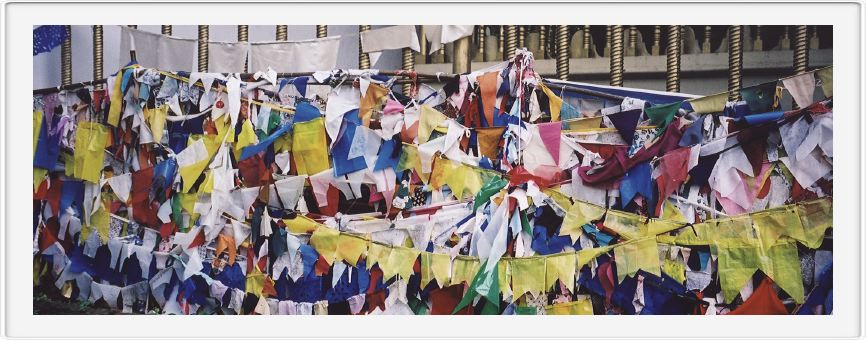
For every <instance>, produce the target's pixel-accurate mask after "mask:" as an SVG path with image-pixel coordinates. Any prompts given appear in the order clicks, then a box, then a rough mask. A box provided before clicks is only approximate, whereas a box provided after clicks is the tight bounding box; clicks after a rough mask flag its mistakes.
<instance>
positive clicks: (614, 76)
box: [610, 25, 625, 86]
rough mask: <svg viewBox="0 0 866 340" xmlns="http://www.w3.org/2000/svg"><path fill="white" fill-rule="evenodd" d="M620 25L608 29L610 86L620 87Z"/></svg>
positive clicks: (621, 43) (621, 72) (621, 81)
mask: <svg viewBox="0 0 866 340" xmlns="http://www.w3.org/2000/svg"><path fill="white" fill-rule="evenodd" d="M622 45H623V41H622V25H613V26H611V28H610V85H611V86H622V83H623V80H622V77H623V72H624V71H625V70H624V69H623V46H622Z"/></svg>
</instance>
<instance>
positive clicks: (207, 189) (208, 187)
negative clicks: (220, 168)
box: [199, 170, 214, 194]
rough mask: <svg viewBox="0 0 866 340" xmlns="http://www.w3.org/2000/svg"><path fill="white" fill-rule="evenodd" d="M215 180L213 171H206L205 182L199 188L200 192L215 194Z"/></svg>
mask: <svg viewBox="0 0 866 340" xmlns="http://www.w3.org/2000/svg"><path fill="white" fill-rule="evenodd" d="M213 178H214V173H213V171H210V170H208V171H205V172H204V182H202V183H201V185H200V186H199V191H200V192H202V193H206V194H209V193H212V192H213Z"/></svg>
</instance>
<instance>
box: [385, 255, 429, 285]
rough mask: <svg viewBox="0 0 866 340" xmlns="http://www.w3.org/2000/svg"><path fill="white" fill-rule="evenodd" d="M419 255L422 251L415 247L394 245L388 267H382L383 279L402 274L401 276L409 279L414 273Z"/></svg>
mask: <svg viewBox="0 0 866 340" xmlns="http://www.w3.org/2000/svg"><path fill="white" fill-rule="evenodd" d="M419 255H421V252H420V251H418V250H416V249H415V248H407V247H394V248H393V249H391V254H390V255H389V256H388V265H387V266H386V267H387V268H385V267H382V273H383V280H388V279H390V278H392V277H393V276H394V275H400V277H401V278H403V279H405V280H408V279H409V276H411V275H412V273H413V267H414V266H415V260H416V259H417V258H418V256H419ZM380 267H381V265H380ZM386 269H387V270H386Z"/></svg>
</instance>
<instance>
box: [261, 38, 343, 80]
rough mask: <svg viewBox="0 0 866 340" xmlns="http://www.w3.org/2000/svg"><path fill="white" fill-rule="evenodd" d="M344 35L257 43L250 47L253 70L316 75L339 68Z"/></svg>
mask: <svg viewBox="0 0 866 340" xmlns="http://www.w3.org/2000/svg"><path fill="white" fill-rule="evenodd" d="M339 49H340V36H333V37H327V38H322V39H311V40H303V41H280V42H269V43H253V44H251V45H250V70H267V69H268V67H271V68H273V69H274V70H275V71H277V72H312V71H321V70H332V69H334V68H336V66H337V54H338V53H339Z"/></svg>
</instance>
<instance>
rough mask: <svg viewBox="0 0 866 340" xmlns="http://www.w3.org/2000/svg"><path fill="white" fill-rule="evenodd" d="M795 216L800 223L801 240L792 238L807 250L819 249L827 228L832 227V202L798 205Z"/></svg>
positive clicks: (812, 202)
mask: <svg viewBox="0 0 866 340" xmlns="http://www.w3.org/2000/svg"><path fill="white" fill-rule="evenodd" d="M797 215H798V216H799V217H800V221H801V222H802V223H801V225H802V226H803V238H796V237H794V238H795V239H797V240H799V241H800V242H802V243H803V245H805V246H807V247H809V248H812V249H815V248H818V247H820V246H821V242H822V241H824V233H825V232H826V231H827V228H830V227H832V226H833V202H832V201H830V200H829V199H824V200H818V201H811V202H805V203H802V204H799V205H797ZM792 237H793V236H792Z"/></svg>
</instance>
